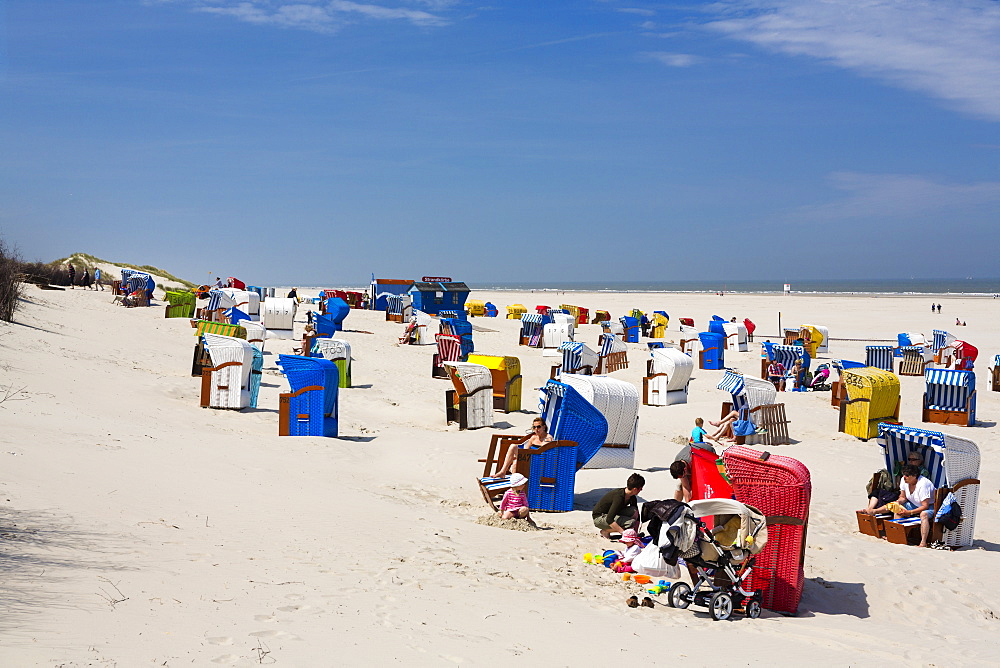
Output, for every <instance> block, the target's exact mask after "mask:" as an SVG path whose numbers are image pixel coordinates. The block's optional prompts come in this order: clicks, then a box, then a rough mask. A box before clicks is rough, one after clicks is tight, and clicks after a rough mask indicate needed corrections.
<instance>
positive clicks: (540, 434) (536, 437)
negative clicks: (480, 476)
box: [496, 417, 552, 478]
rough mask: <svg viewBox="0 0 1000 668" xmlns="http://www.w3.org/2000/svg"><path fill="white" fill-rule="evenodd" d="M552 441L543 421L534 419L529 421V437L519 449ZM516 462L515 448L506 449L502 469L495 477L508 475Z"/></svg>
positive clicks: (538, 418) (534, 446)
mask: <svg viewBox="0 0 1000 668" xmlns="http://www.w3.org/2000/svg"><path fill="white" fill-rule="evenodd" d="M551 440H552V434H550V433H549V427H548V425H547V424H545V420H543V419H542V418H540V417H536V418H535V419H534V420H532V421H531V436H529V437H528V440H526V441H525V442H524V443H522V444H521V445H519V446H518V447H520V448H525V449H529V448H537V447H539V446H542V445H544V444H546V443H548V442H550V441H551ZM516 460H517V448H515V447H513V446H512V447H509V448H507V457H506V459H504V462H503V467H502V468H501V469H500V470H499V471H497V474H496V477H498V478H499V477H501V476H505V475H510V473H511V471H512V470H513V468H514V462H515V461H516Z"/></svg>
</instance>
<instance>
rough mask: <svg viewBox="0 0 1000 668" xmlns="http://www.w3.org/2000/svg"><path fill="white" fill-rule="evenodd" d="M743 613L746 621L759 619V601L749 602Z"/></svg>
mask: <svg viewBox="0 0 1000 668" xmlns="http://www.w3.org/2000/svg"><path fill="white" fill-rule="evenodd" d="M745 611H746V615H747V618H748V619H757V618H758V617H760V601H750V602H749V603H747V607H746V609H745Z"/></svg>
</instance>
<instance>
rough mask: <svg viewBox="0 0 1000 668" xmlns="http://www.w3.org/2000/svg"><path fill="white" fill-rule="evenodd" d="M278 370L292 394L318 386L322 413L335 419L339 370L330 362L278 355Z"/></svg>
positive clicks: (299, 356)
mask: <svg viewBox="0 0 1000 668" xmlns="http://www.w3.org/2000/svg"><path fill="white" fill-rule="evenodd" d="M278 368H279V369H281V372H282V373H283V374H285V378H286V379H287V380H288V385H289V387H291V388H292V392H298V391H299V390H301V389H303V388H305V387H311V386H313V385H318V386H320V387H322V388H323V413H324V414H325V415H333V416H334V417H336V412H337V397H338V388H339V387H340V370H339V369H338V368H337V365H336V364H334V363H333V362H332V361H330V360H325V359H320V358H317V357H303V356H301V355H278Z"/></svg>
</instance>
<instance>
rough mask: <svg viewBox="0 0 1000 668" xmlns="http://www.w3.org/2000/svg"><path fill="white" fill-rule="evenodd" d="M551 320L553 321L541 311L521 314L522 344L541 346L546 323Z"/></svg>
mask: <svg viewBox="0 0 1000 668" xmlns="http://www.w3.org/2000/svg"><path fill="white" fill-rule="evenodd" d="M550 322H552V318H550V317H549V316H547V315H542V314H541V313H525V314H523V315H522V316H521V336H520V344H521V345H522V346H528V347H530V348H541V347H542V334H543V332H544V329H545V325H547V324H549V323H550Z"/></svg>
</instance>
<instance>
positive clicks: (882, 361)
mask: <svg viewBox="0 0 1000 668" xmlns="http://www.w3.org/2000/svg"><path fill="white" fill-rule="evenodd" d="M892 352H893V347H892V346H865V366H871V367H875V368H876V369H882V370H883V371H892V370H893V368H892Z"/></svg>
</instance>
